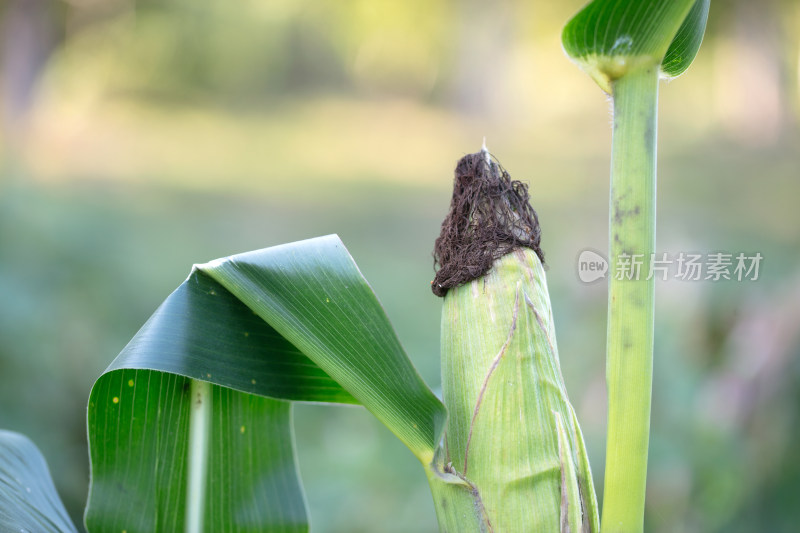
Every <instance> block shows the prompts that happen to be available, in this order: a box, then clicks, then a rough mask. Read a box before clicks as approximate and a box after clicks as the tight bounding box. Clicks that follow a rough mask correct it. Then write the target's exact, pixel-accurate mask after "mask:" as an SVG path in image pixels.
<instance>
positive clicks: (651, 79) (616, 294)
mask: <svg viewBox="0 0 800 533" xmlns="http://www.w3.org/2000/svg"><path fill="white" fill-rule="evenodd" d="M613 96H614V133H613V142H612V155H611V161H612V162H611V199H610V201H611V204H610V241H611V244H610V258H609V259H610V263H611V267H610V271H609V273H610V276H609V291H608V345H607V357H606V381H607V386H608V438H607V447H606V470H605V489H604V501H603V513H602V528H601V529H602V531H603V533H623V532H624V533H632V532H641V531H642V529H643V525H644V502H645V484H646V478H647V448H648V440H649V431H650V398H651V391H652V377H653V312H654V280H653V279H647V278H649V277H651V276H650V275H649V274H650V272H649V270H650V261H651V258H652V254H653V253H654V251H655V229H656V113H657V104H658V69H657V67H656V66H655V65H654V66H652V67H650V68H639V69H636V70H633V71H631V72H628V73H626V74H625V75H624V76H622V77H621V78H619V79H618V80H616V81H615V82H614V83H613Z"/></svg>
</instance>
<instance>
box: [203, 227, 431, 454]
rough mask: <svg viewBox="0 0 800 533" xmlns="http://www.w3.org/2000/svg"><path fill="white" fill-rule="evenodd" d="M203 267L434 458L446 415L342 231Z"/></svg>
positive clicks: (412, 445) (407, 441)
mask: <svg viewBox="0 0 800 533" xmlns="http://www.w3.org/2000/svg"><path fill="white" fill-rule="evenodd" d="M198 268H199V269H200V270H202V271H203V272H206V273H208V274H209V275H210V276H212V277H213V278H214V279H216V280H217V281H218V282H219V283H220V284H221V285H223V286H224V287H226V288H227V289H228V290H229V291H230V292H231V293H232V294H234V295H236V296H237V297H238V298H239V299H240V300H241V301H243V302H245V304H246V305H247V306H248V307H250V308H251V309H252V310H253V311H254V312H255V313H256V314H258V315H259V316H261V317H262V318H263V319H264V321H265V322H267V323H269V324H270V325H271V326H272V327H274V328H275V330H276V331H278V332H279V333H280V334H281V335H282V336H283V337H284V338H286V339H287V340H289V341H290V342H291V343H292V344H293V345H295V346H297V347H298V348H299V349H300V350H301V351H302V352H303V353H304V354H306V355H307V356H308V357H309V358H310V359H312V360H313V361H314V362H315V363H316V364H317V365H318V366H319V367H320V368H322V369H323V370H324V371H325V372H326V373H327V374H328V375H330V376H331V377H332V378H333V379H334V380H335V381H336V382H338V383H340V384H342V385H343V387H344V388H345V389H346V390H347V391H348V392H349V393H351V394H352V395H353V396H354V397H355V398H356V399H357V400H359V401H360V402H361V403H362V404H363V405H364V406H365V407H366V408H367V409H368V410H370V411H371V412H372V413H373V414H374V415H375V416H376V417H377V418H378V419H379V420H381V421H382V422H383V423H384V424H385V425H386V426H387V427H388V428H389V429H390V430H391V431H392V432H393V433H395V435H396V436H397V437H398V438H399V439H400V440H402V441H403V442H404V443H405V444H406V446H408V447H409V449H411V451H412V452H413V453H414V454H415V455H416V456H417V457H418V458H419V459H420V461H422V462H423V464H428V463H430V461H431V460H432V459H433V452H434V450H435V448H436V445H437V444H438V441H439V438H440V436H441V433H442V430H443V426H444V420H445V418H446V412H445V410H444V406H443V405H442V403H441V402H440V401H439V400H438V399H437V398H436V396H435V395H434V394H433V393H432V392H431V391H430V389H429V388H428V387H427V385H425V383H424V381H423V380H422V378H421V377H420V376H419V374H418V373H417V371H416V369H415V368H414V367H413V365H412V364H411V362H410V361H409V360H408V358H407V356H406V355H405V352H404V351H403V348H402V346H401V345H400V342H399V340H398V339H397V335H396V333H395V332H394V329H393V328H392V326H391V324H390V322H389V320H388V318H387V317H386V314H385V312H384V311H383V308H382V307H381V305H380V303H379V302H378V300H377V298H376V297H375V294H374V292H373V291H372V288H371V287H370V286H369V284H368V283H367V281H366V280H365V279H364V278H363V276H362V275H361V272H360V271H359V270H358V267H357V266H356V264H355V262H354V261H353V259H352V257H351V256H350V254H349V253H348V252H347V250H346V249H345V247H344V244H342V242H341V241H340V240H339V238H338V237H337V236H335V235H329V236H327V237H320V238H316V239H309V240H307V241H300V242H297V243H291V244H288V245H283V246H279V247H273V248H267V249H265V250H259V251H256V252H249V253H247V254H240V255H236V256H232V257H230V258H227V259H226V260H224V261H216V262H213V263H209V264H207V265H200V266H199V267H198ZM343 332H346V333H347V334H346V335H345V334H343Z"/></svg>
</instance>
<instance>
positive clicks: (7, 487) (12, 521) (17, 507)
mask: <svg viewBox="0 0 800 533" xmlns="http://www.w3.org/2000/svg"><path fill="white" fill-rule="evenodd" d="M0 531H24V532H29V533H49V532H60V533H67V532H73V531H75V532H77V529H75V526H74V525H73V524H72V522H71V521H70V519H69V515H67V511H66V509H64V504H62V503H61V500H60V499H59V497H58V493H56V488H55V487H54V486H53V480H52V479H51V478H50V472H49V471H48V470H47V463H46V462H45V460H44V457H42V454H41V453H40V452H39V450H38V448H36V446H35V445H34V444H33V443H32V442H31V441H30V440H29V439H28V438H27V437H25V436H24V435H20V434H19V433H14V432H12V431H5V430H0Z"/></svg>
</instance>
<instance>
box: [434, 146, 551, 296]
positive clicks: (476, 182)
mask: <svg viewBox="0 0 800 533" xmlns="http://www.w3.org/2000/svg"><path fill="white" fill-rule="evenodd" d="M529 199H530V197H529V195H528V186H527V185H525V184H524V183H522V182H520V181H512V180H511V176H509V175H508V172H506V170H505V169H504V168H503V167H502V166H501V165H500V164H499V163H498V162H497V161H496V160H492V159H491V158H490V156H489V153H488V152H485V151H482V152H478V153H475V154H469V155H466V156H464V157H463V158H461V160H459V162H458V164H457V165H456V172H455V182H454V184H453V198H452V200H451V202H450V211H449V212H448V214H447V217H446V218H445V219H444V222H442V229H441V232H440V234H439V238H438V239H436V244H435V245H434V250H433V266H434V269H435V270H436V277H435V278H434V280H433V283H432V284H431V289H432V290H433V293H434V294H435V295H436V296H444V295H445V294H447V291H448V290H449V289H451V288H453V287H458V286H459V285H463V284H465V283H467V282H469V281H472V280H473V279H477V278H479V277H481V276H483V275H484V274H486V272H488V271H489V269H490V268H491V267H492V263H494V261H495V260H496V259H499V258H501V257H503V256H504V255H506V254H508V253H510V252H512V251H514V250H515V249H517V248H522V247H525V248H530V249H531V250H533V251H534V252H536V255H538V256H539V259H540V260H541V261H542V263H544V253H543V252H542V249H541V248H540V246H539V241H540V239H541V228H540V227H539V218H538V216H537V215H536V211H534V209H533V208H532V207H531V205H530V201H529Z"/></svg>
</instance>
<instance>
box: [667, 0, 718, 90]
mask: <svg viewBox="0 0 800 533" xmlns="http://www.w3.org/2000/svg"><path fill="white" fill-rule="evenodd" d="M709 3H710V2H709V0H697V1H696V2H695V3H694V6H692V10H691V11H689V14H688V15H687V16H686V18H685V19H684V21H683V24H681V27H680V29H679V30H678V33H677V34H676V35H675V38H674V39H673V40H672V44H670V45H669V49H668V50H667V54H666V55H665V56H664V61H662V62H661V71H662V72H663V73H664V74H665V75H667V76H670V77H673V78H674V77H675V76H680V75H681V74H683V72H684V71H685V70H686V69H687V68H689V65H691V64H692V61H694V58H695V56H696V55H697V51H698V50H700V44H701V43H702V42H703V34H705V31H706V22H707V21H708V7H709Z"/></svg>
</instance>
